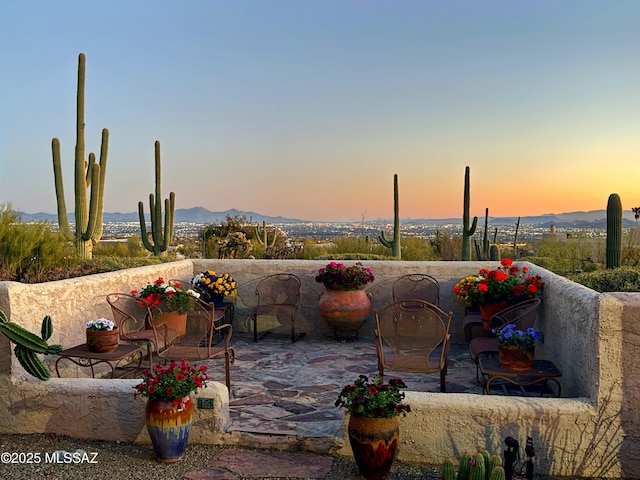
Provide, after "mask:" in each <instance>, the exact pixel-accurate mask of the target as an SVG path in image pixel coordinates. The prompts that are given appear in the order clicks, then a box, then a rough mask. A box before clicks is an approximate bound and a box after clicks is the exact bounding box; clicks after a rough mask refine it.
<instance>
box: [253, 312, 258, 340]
mask: <svg viewBox="0 0 640 480" xmlns="http://www.w3.org/2000/svg"><path fill="white" fill-rule="evenodd" d="M253 341H254V342H257V341H258V316H257V315H256V314H255V313H254V314H253Z"/></svg>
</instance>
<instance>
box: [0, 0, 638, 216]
mask: <svg viewBox="0 0 640 480" xmlns="http://www.w3.org/2000/svg"><path fill="white" fill-rule="evenodd" d="M638 25H640V2H636V1H624V0H620V1H615V2H602V1H599V2H596V1H590V0H584V1H558V0H556V1H538V2H513V1H482V2H477V1H447V2H442V1H438V2H436V1H402V0H399V1H347V0H345V1H304V0H296V1H275V0H274V1H242V0H240V1H237V0H236V1H185V2H175V1H174V2H168V1H153V2H151V1H135V2H130V1H129V2H127V1H118V0H116V1H109V2H73V1H58V2H53V1H52V2H34V1H23V2H18V1H3V0H0V41H1V42H2V44H3V45H4V48H3V49H2V51H1V52H0V61H1V64H2V66H3V68H2V71H3V73H2V75H0V92H1V93H0V202H1V203H11V204H12V206H13V208H15V209H17V210H20V211H24V212H29V213H34V212H38V211H46V212H55V210H56V203H55V191H54V182H53V169H52V160H51V139H52V138H53V137H58V138H59V139H60V142H61V145H62V169H63V172H64V174H65V193H66V201H67V208H68V210H70V211H72V210H73V149H74V145H75V95H76V82H77V61H78V54H79V53H80V52H84V53H85V54H86V56H87V72H86V98H85V123H86V134H85V142H86V147H87V152H89V151H93V152H96V154H97V153H98V151H99V148H100V131H101V129H102V128H105V127H106V128H108V129H109V131H110V143H109V158H108V165H107V173H106V187H105V201H104V203H105V211H109V212H116V211H120V212H132V211H135V210H136V209H137V204H138V202H139V201H143V202H144V203H145V209H146V210H148V205H147V203H148V196H149V193H151V192H153V190H154V174H153V165H154V142H155V141H156V140H159V141H160V143H161V156H162V196H163V198H165V197H167V196H168V195H169V192H170V191H173V192H175V194H176V208H189V207H193V206H203V207H205V208H207V209H209V210H213V211H220V210H226V209H229V208H237V209H241V210H249V211H255V212H258V213H261V214H264V215H283V216H286V217H295V218H304V219H310V220H358V221H359V220H361V218H362V217H363V216H364V218H365V220H367V219H368V220H375V219H377V218H389V217H391V216H392V215H393V175H394V174H396V173H397V174H398V178H399V185H400V187H399V190H400V213H401V215H402V217H412V218H418V217H428V218H442V217H450V216H451V217H458V216H461V214H462V188H463V179H464V168H465V166H466V165H469V166H470V167H471V182H472V185H471V190H472V200H471V206H472V215H478V216H482V215H484V209H485V208H489V211H490V214H491V215H500V216H504V215H515V216H517V215H532V214H542V213H560V212H568V211H576V210H594V209H603V208H605V207H606V203H607V198H608V196H609V194H610V193H614V192H615V193H618V194H620V196H621V199H622V202H623V207H624V208H625V209H627V210H628V209H630V208H631V207H632V206H636V204H638V205H640V193H638V184H639V180H640V161H639V160H640V159H639V153H640V88H638V86H639V85H640V29H639V28H638Z"/></svg>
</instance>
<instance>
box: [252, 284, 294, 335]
mask: <svg viewBox="0 0 640 480" xmlns="http://www.w3.org/2000/svg"><path fill="white" fill-rule="evenodd" d="M300 285H301V283H300V279H299V278H298V277H297V276H296V275H293V274H291V273H276V274H274V275H269V276H267V277H264V278H262V279H261V280H260V281H259V282H258V284H257V285H256V295H257V296H258V304H257V305H256V306H255V307H253V309H252V311H251V317H252V318H253V339H254V341H256V342H257V341H258V340H259V338H262V337H263V336H264V335H266V334H267V333H268V332H269V330H266V331H265V332H264V333H263V334H262V335H260V336H258V318H259V317H260V316H263V315H264V316H266V315H269V316H274V317H276V319H278V320H279V319H280V317H285V318H288V319H289V320H290V321H291V342H292V343H293V342H295V341H296V340H298V339H300V338H301V337H303V336H305V335H306V332H303V333H300V334H298V335H296V328H295V315H296V310H298V308H299V306H300Z"/></svg>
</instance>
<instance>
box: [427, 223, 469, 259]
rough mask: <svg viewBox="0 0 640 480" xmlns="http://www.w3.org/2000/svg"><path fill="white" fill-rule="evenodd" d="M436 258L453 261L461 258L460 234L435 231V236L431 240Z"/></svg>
mask: <svg viewBox="0 0 640 480" xmlns="http://www.w3.org/2000/svg"><path fill="white" fill-rule="evenodd" d="M431 245H432V246H433V248H434V250H435V252H436V255H437V259H439V260H446V261H453V260H461V259H462V237H461V236H460V235H449V234H448V233H442V232H441V231H440V230H437V231H436V235H435V238H433V239H432V240H431Z"/></svg>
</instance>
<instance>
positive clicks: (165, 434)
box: [145, 396, 194, 463]
mask: <svg viewBox="0 0 640 480" xmlns="http://www.w3.org/2000/svg"><path fill="white" fill-rule="evenodd" d="M193 410H194V407H193V402H192V401H191V398H190V397H188V396H187V397H184V398H183V399H182V401H181V402H180V403H179V404H178V405H176V403H174V402H173V401H171V400H148V401H147V409H146V415H145V419H146V424H147V430H148V432H149V437H151V443H152V444H153V448H154V449H155V451H156V455H157V456H158V461H159V462H162V463H173V462H177V461H178V460H180V458H181V457H182V455H183V454H184V450H185V448H186V447H187V442H188V440H189V433H190V432H191V424H192V422H193Z"/></svg>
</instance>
